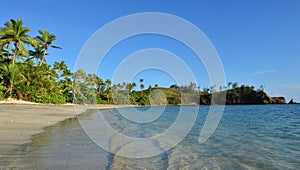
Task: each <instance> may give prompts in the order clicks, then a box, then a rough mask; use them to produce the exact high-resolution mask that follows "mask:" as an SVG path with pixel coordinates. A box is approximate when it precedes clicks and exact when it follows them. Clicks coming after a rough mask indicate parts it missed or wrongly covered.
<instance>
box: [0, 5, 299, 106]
mask: <svg viewBox="0 0 300 170" xmlns="http://www.w3.org/2000/svg"><path fill="white" fill-rule="evenodd" d="M1 6H2V7H7V8H1V11H0V23H2V24H3V23H4V22H5V21H7V20H9V19H10V18H15V19H16V18H20V19H23V20H24V25H25V26H28V27H30V28H31V29H32V35H34V36H35V35H36V34H37V30H38V29H48V30H49V31H50V32H51V33H54V34H56V36H57V41H56V43H55V45H59V46H61V47H62V48H63V50H50V51H49V53H50V56H49V57H48V58H47V61H48V62H49V63H52V62H54V61H59V60H65V61H66V63H67V64H68V66H69V67H70V68H71V69H73V68H74V65H75V62H76V58H77V57H78V55H79V52H80V50H81V49H82V47H83V45H84V44H85V42H86V41H87V40H88V39H89V37H90V36H91V35H92V34H93V33H94V32H95V31H97V30H98V29H100V28H101V27H103V26H104V25H105V24H107V23H109V22H111V21H113V20H115V19H118V18H120V17H123V16H126V15H129V14H133V13H139V12H163V13H169V14H173V15H176V16H179V17H181V18H184V19H186V20H188V21H189V22H191V23H193V24H194V25H196V26H197V27H198V28H199V29H201V30H202V31H203V32H204V33H205V34H206V35H207V37H208V38H209V39H210V41H211V42H212V44H213V45H214V47H215V49H216V50H217V52H218V54H219V57H220V59H221V61H222V63H223V67H224V70H225V74H226V80H227V81H231V82H238V83H239V84H246V85H254V86H256V87H259V86H260V85H265V86H266V87H265V90H266V91H267V92H268V93H269V94H270V95H271V96H278V95H280V96H281V95H283V96H285V97H286V98H287V99H288V100H289V99H290V98H294V99H295V100H296V101H299V102H300V74H299V73H300V67H299V64H300V48H299V47H300V10H299V9H300V1H298V0H287V1H283V0H263V1H260V0H251V1H250V0H248V1H246V0H227V1H221V0H187V1H183V0H182V1H176V0H164V1H162V0H151V1H149V0H110V1H102V0H76V1H73V0H72V1H71V0H49V1H40V0H28V1H21V0H19V1H14V4H13V5H12V4H11V2H10V1H3V2H1ZM120 29H121V28H120ZM175 29H176V28H175ZM143 48H162V49H166V50H169V51H171V52H173V53H175V54H177V55H180V56H181V57H182V58H183V60H185V61H186V62H187V64H188V65H189V66H190V67H191V69H198V71H199V70H200V71H199V74H197V80H198V83H199V85H200V86H202V87H203V86H209V79H208V76H207V73H206V71H205V69H204V67H203V66H202V65H201V63H198V61H196V60H194V57H190V56H191V55H192V53H191V52H190V51H189V49H186V48H185V47H183V46H182V44H180V43H178V42H176V41H174V40H171V39H168V38H166V37H162V36H155V35H153V36H150V35H146V36H141V37H133V38H131V39H128V40H126V41H124V42H122V43H120V44H119V45H118V46H116V48H115V50H112V51H111V52H110V54H108V55H107V57H106V58H105V60H104V62H103V66H102V67H100V69H99V70H98V74H99V75H100V76H101V77H102V78H104V79H105V78H111V76H112V74H113V71H114V69H115V68H116V66H117V65H118V63H119V62H120V61H122V59H124V58H125V57H126V56H127V55H129V54H131V53H132V52H134V51H137V50H141V49H143ZM140 77H143V78H144V79H145V84H146V85H149V84H151V85H154V84H156V83H158V84H159V85H161V86H169V85H170V84H172V83H173V80H172V78H171V77H170V76H168V75H167V74H165V73H162V72H159V71H157V70H155V71H153V70H152V71H144V72H142V73H140V74H139V75H137V77H136V80H137V79H139V78H140Z"/></svg>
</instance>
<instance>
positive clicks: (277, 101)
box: [271, 97, 286, 104]
mask: <svg viewBox="0 0 300 170" xmlns="http://www.w3.org/2000/svg"><path fill="white" fill-rule="evenodd" d="M271 104H286V101H285V98H284V97H271Z"/></svg>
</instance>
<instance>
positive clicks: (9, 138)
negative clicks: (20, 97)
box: [0, 101, 130, 167]
mask: <svg viewBox="0 0 300 170" xmlns="http://www.w3.org/2000/svg"><path fill="white" fill-rule="evenodd" d="M120 107H130V106H129V105H128V106H127V105H124V106H116V105H90V106H88V105H74V104H65V105H52V104H39V103H32V102H25V101H0V136H1V138H0V167H2V166H5V165H2V164H3V163H4V164H5V161H4V160H5V159H6V158H8V157H9V156H10V155H11V154H14V153H15V152H17V151H18V149H20V147H21V146H23V145H25V144H28V143H30V142H32V139H33V138H34V137H35V136H37V135H39V134H42V133H43V132H45V130H46V128H47V127H50V126H53V125H55V124H58V123H60V122H63V121H65V120H68V119H72V118H75V117H77V115H79V114H82V113H84V112H85V111H86V110H88V109H113V108H120Z"/></svg>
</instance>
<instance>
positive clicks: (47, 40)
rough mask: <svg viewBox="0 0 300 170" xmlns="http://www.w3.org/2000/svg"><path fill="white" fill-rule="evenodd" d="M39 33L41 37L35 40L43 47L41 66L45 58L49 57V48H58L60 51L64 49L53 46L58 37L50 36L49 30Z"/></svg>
mask: <svg viewBox="0 0 300 170" xmlns="http://www.w3.org/2000/svg"><path fill="white" fill-rule="evenodd" d="M39 33H40V35H38V36H36V37H35V38H34V39H35V40H36V42H37V45H38V46H40V47H42V49H43V52H44V54H43V56H42V61H41V63H40V66H41V65H42V64H43V63H44V61H45V56H46V55H47V51H48V49H49V47H52V48H58V49H62V48H61V47H58V46H55V45H51V44H52V43H53V41H55V40H56V36H55V35H54V34H49V32H48V30H45V31H42V30H39Z"/></svg>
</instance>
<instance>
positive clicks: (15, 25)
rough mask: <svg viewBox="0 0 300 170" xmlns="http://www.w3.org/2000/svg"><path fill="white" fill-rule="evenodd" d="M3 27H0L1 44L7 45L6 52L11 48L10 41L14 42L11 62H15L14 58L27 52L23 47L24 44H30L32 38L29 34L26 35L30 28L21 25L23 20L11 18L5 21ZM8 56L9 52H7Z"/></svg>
mask: <svg viewBox="0 0 300 170" xmlns="http://www.w3.org/2000/svg"><path fill="white" fill-rule="evenodd" d="M4 25H5V27H3V28H0V37H1V38H0V41H1V43H3V45H6V47H8V52H10V50H11V46H12V43H13V44H14V48H15V49H14V55H13V58H12V64H14V63H15V60H16V58H19V57H20V55H18V54H22V55H27V54H28V52H27V50H26V48H25V47H24V44H31V43H33V41H32V39H31V38H30V36H29V35H27V33H28V32H30V29H29V28H28V27H23V20H19V19H18V20H17V21H15V20H14V19H11V20H10V21H7V22H6V23H5V24H4ZM8 56H10V54H8Z"/></svg>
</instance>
